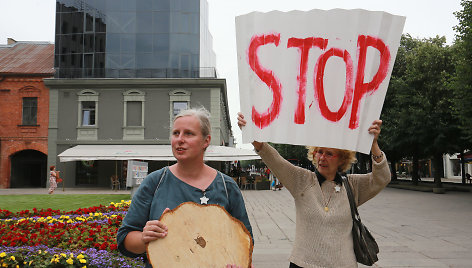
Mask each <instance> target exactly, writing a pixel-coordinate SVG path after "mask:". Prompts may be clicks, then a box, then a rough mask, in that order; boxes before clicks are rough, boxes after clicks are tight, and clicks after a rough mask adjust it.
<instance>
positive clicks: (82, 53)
mask: <svg viewBox="0 0 472 268" xmlns="http://www.w3.org/2000/svg"><path fill="white" fill-rule="evenodd" d="M55 38H56V40H55V46H56V48H55V62H54V67H55V68H56V74H55V77H56V78H180V77H183V78H198V77H205V78H210V77H216V71H215V65H216V63H215V54H214V52H213V45H212V36H211V34H210V32H209V29H208V3H207V1H206V0H56V37H55Z"/></svg>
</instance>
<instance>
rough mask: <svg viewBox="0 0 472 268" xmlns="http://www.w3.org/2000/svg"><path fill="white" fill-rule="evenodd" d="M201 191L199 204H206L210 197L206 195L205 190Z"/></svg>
mask: <svg viewBox="0 0 472 268" xmlns="http://www.w3.org/2000/svg"><path fill="white" fill-rule="evenodd" d="M202 192H203V196H202V197H200V204H202V205H203V204H205V205H208V200H210V198H208V197H206V195H205V190H203V191H202Z"/></svg>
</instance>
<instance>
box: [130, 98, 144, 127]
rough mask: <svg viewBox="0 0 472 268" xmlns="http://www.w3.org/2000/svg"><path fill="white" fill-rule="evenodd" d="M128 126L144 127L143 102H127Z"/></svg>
mask: <svg viewBox="0 0 472 268" xmlns="http://www.w3.org/2000/svg"><path fill="white" fill-rule="evenodd" d="M126 105H127V107H126V126H127V127H140V126H142V109H143V108H142V106H143V102H142V101H127V102H126Z"/></svg>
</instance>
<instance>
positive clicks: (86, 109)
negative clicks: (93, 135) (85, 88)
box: [82, 101, 96, 126]
mask: <svg viewBox="0 0 472 268" xmlns="http://www.w3.org/2000/svg"><path fill="white" fill-rule="evenodd" d="M95 116H96V114H95V102H94V101H82V126H95Z"/></svg>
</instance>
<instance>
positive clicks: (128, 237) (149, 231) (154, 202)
mask: <svg viewBox="0 0 472 268" xmlns="http://www.w3.org/2000/svg"><path fill="white" fill-rule="evenodd" d="M210 133H211V126H210V120H209V113H208V111H207V110H205V109H204V108H200V109H189V110H184V111H181V112H180V113H179V114H178V115H177V116H176V117H175V119H174V122H173V127H172V132H171V137H170V140H171V147H172V153H173V155H174V157H175V158H176V159H177V163H176V164H174V165H172V166H170V167H165V168H162V169H160V170H157V171H155V172H152V173H151V174H149V175H148V176H147V177H146V178H145V179H144V181H143V182H142V184H141V185H140V187H139V189H138V190H137V192H136V194H135V195H134V197H133V200H132V202H131V205H130V208H129V210H128V213H127V214H126V217H125V218H124V220H123V223H122V226H121V227H120V229H119V230H118V234H117V242H118V243H117V244H118V249H119V250H120V252H121V253H122V254H124V255H125V256H129V257H138V256H139V255H141V254H143V253H145V252H146V245H147V244H148V243H149V242H151V241H154V240H157V239H163V238H165V237H166V236H167V234H168V232H178V231H179V230H171V229H168V228H167V226H165V224H163V223H162V222H160V221H159V218H160V216H161V215H162V214H163V213H164V212H166V211H167V210H169V209H174V208H176V207H177V206H179V205H180V204H181V203H184V202H189V201H190V202H195V203H198V204H219V205H220V206H222V207H224V208H225V209H226V211H227V212H228V213H229V214H231V216H233V217H235V218H237V219H238V220H240V221H241V222H242V223H243V224H244V226H245V227H246V229H247V230H248V231H249V232H250V233H251V236H252V229H251V225H250V223H249V219H248V215H247V211H246V207H245V205H244V200H243V197H242V195H241V192H240V190H239V187H238V185H237V184H236V183H235V182H234V180H233V179H232V178H231V177H228V176H226V175H223V174H222V173H221V172H219V171H217V170H215V169H213V168H211V167H210V166H208V165H206V164H205V162H204V159H203V157H204V154H205V151H206V149H207V148H208V146H209V145H210V140H211V135H210ZM208 220H211V219H208ZM146 267H151V266H150V265H149V263H147V266H146Z"/></svg>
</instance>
